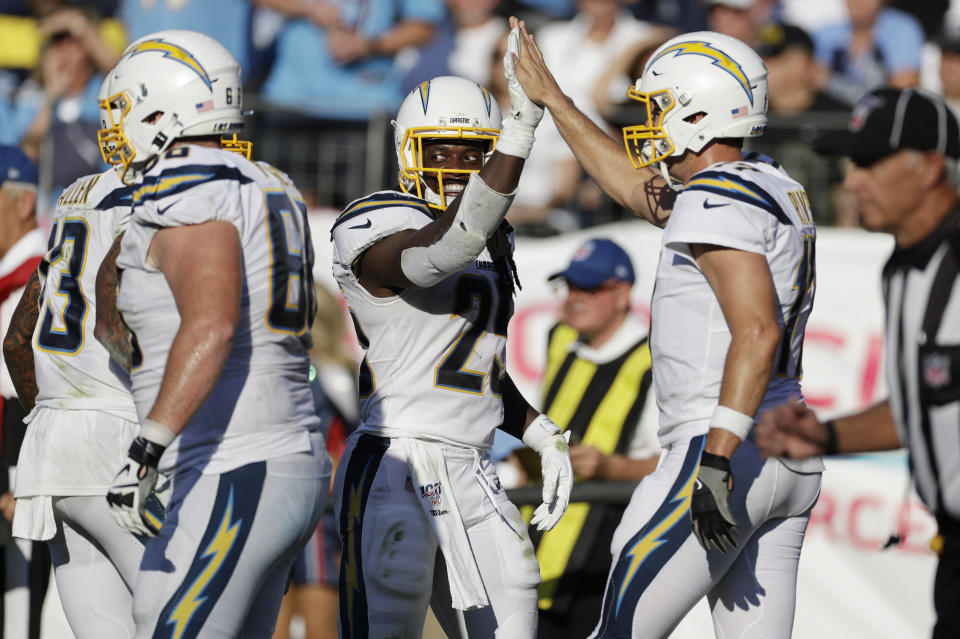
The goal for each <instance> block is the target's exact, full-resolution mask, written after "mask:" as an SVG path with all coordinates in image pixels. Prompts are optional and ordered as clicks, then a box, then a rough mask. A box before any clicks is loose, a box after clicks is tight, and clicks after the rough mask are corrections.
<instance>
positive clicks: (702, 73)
mask: <svg viewBox="0 0 960 639" xmlns="http://www.w3.org/2000/svg"><path fill="white" fill-rule="evenodd" d="M627 96H629V97H630V98H632V99H634V100H637V101H638V102H640V103H641V104H643V105H644V106H645V107H646V112H647V120H646V123H645V124H638V125H635V126H629V127H625V128H624V129H623V140H624V142H625V144H626V146H627V153H628V154H629V155H630V160H631V162H633V165H634V167H636V168H640V167H644V166H649V165H650V164H653V163H655V162H661V161H662V160H664V159H665V158H668V157H670V156H681V155H683V154H684V153H686V152H687V151H694V152H698V151H700V150H702V149H703V147H705V146H706V145H707V143H709V142H710V141H711V140H716V139H720V138H749V137H755V136H758V135H761V134H763V132H764V130H765V129H766V126H767V115H766V113H767V100H768V93H767V68H766V66H764V64H763V61H762V60H761V59H760V56H758V55H757V54H756V53H755V52H754V51H753V49H751V48H750V47H749V46H747V45H746V44H744V43H743V42H741V41H740V40H737V39H736V38H733V37H731V36H727V35H723V34H722V33H714V32H712V31H698V32H694V33H685V34H683V35H679V36H677V37H675V38H672V39H670V40H668V41H667V42H666V43H664V44H663V45H661V46H660V48H659V49H657V50H656V51H654V53H653V55H651V56H650V60H649V61H648V62H647V65H646V67H644V69H643V75H642V76H641V77H640V79H639V80H637V84H636V86H635V87H631V88H630V89H629V90H628V91H627ZM698 114H703V117H702V118H700V119H699V120H698V121H696V122H693V119H694V116H696V115H698ZM664 169H665V167H662V166H661V170H664ZM664 172H665V171H664Z"/></svg>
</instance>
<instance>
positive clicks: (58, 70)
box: [18, 9, 118, 212]
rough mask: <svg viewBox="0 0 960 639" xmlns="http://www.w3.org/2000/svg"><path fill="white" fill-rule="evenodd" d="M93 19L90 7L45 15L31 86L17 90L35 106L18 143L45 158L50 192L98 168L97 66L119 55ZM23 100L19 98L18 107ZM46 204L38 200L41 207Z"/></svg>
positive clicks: (106, 65) (108, 64) (101, 67)
mask: <svg viewBox="0 0 960 639" xmlns="http://www.w3.org/2000/svg"><path fill="white" fill-rule="evenodd" d="M97 21H98V17H97V16H96V15H95V14H93V13H92V12H85V11H80V10H78V9H60V10H58V11H56V12H54V13H52V14H51V15H49V16H48V17H46V18H44V19H43V20H42V21H41V22H40V29H41V32H44V33H47V34H49V35H48V36H47V39H46V41H45V43H44V45H43V49H42V51H41V54H40V68H39V69H38V72H37V75H36V79H35V86H34V87H33V89H32V90H27V89H25V90H24V91H23V92H22V93H21V96H22V100H23V101H25V102H26V104H27V107H26V108H27V109H35V110H34V113H33V118H32V120H31V122H30V126H29V128H28V129H27V130H26V131H25V132H24V134H23V137H22V138H21V140H20V145H21V146H22V147H23V149H24V151H26V153H27V154H28V155H29V156H30V157H31V158H33V159H34V160H36V161H38V162H40V163H41V166H44V162H46V169H47V173H46V175H45V177H46V179H47V180H48V181H49V182H48V183H46V184H45V186H47V187H48V188H49V189H50V194H51V195H53V196H54V197H56V196H57V195H59V193H60V191H61V190H62V189H63V188H64V187H66V186H67V185H69V184H71V183H72V182H73V181H74V180H75V179H77V178H78V177H80V176H82V175H87V174H90V173H97V172H99V171H101V170H102V163H101V159H100V149H99V147H98V146H97V143H96V139H97V130H98V129H99V128H100V116H99V111H98V109H97V92H98V91H99V89H100V83H101V82H102V80H103V78H102V75H100V73H98V70H103V71H106V70H108V69H110V68H111V67H112V66H113V65H114V64H115V63H116V60H117V57H118V56H117V53H116V52H115V51H114V50H113V49H111V47H110V46H109V45H108V44H107V43H106V42H104V40H103V39H102V38H101V37H100V32H99V30H98V28H97ZM31 92H32V93H33V95H30V93H31ZM40 95H42V100H41V99H38V97H39V96H40ZM22 104H23V102H21V101H20V100H18V108H19V106H20V105H22ZM41 158H42V159H41ZM48 206H49V202H41V203H40V211H41V212H44V211H46V210H47V207H48Z"/></svg>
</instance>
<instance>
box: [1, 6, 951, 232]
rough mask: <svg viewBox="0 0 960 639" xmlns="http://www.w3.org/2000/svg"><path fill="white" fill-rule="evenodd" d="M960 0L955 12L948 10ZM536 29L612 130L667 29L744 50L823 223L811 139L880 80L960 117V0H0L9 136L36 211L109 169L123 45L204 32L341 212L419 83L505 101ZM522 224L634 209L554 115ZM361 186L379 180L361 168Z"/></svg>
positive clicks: (762, 147)
mask: <svg viewBox="0 0 960 639" xmlns="http://www.w3.org/2000/svg"><path fill="white" fill-rule="evenodd" d="M952 5H957V6H955V7H954V6H952ZM509 15H517V16H519V17H521V18H523V19H525V20H526V21H527V24H528V25H529V26H530V28H531V30H532V31H533V32H534V33H535V35H536V37H537V39H538V42H539V43H540V46H541V48H542V50H543V52H544V56H545V59H546V62H547V63H548V65H549V66H550V67H551V68H552V69H554V70H555V73H556V75H557V79H558V80H559V82H560V84H561V87H562V88H563V89H564V91H565V92H566V93H567V94H568V95H570V96H571V97H572V98H573V99H574V101H575V102H576V103H577V105H578V106H580V107H581V108H582V109H583V110H584V112H586V113H587V114H589V116H590V117H591V118H592V119H593V120H594V121H595V122H597V123H598V124H599V125H601V126H602V127H604V128H606V129H607V130H608V131H609V132H610V133H611V135H614V136H617V135H618V129H619V127H621V126H624V125H626V124H629V123H631V122H633V121H635V120H636V118H637V117H638V113H637V111H636V110H635V109H634V108H633V107H631V106H630V104H628V102H629V101H628V100H627V98H626V89H627V87H628V86H629V85H630V84H632V83H633V82H634V81H635V80H636V78H637V77H638V76H639V73H640V70H641V69H642V67H643V63H644V61H645V59H646V56H647V55H649V53H650V52H652V51H653V50H654V49H655V48H656V46H657V45H658V44H660V43H661V42H663V41H665V40H666V39H668V38H669V37H671V36H672V35H673V34H676V33H679V32H684V31H692V30H699V29H709V30H713V31H719V32H722V33H726V34H729V35H733V36H735V37H737V38H740V39H741V40H743V41H745V42H747V43H749V44H751V46H753V47H755V48H756V50H757V51H758V52H759V53H760V54H761V55H762V56H763V58H764V61H765V62H766V64H767V66H768V67H769V69H770V86H771V91H770V95H771V104H770V127H769V132H768V135H766V136H765V137H761V138H759V139H758V140H757V141H755V142H752V143H751V144H750V147H751V148H752V149H754V150H759V151H762V152H764V153H767V154H768V155H771V156H773V157H775V158H777V159H778V160H779V161H781V162H782V163H783V164H784V165H785V166H786V167H787V168H788V170H790V172H791V174H793V175H796V176H798V178H799V179H800V180H801V181H802V182H804V183H805V184H806V185H807V189H808V191H809V192H810V194H811V199H812V200H813V201H814V210H815V212H816V215H817V217H818V221H819V222H821V223H825V224H837V225H853V224H855V222H856V221H855V219H854V213H853V212H852V211H851V210H850V207H849V205H848V204H846V203H845V201H844V196H843V194H842V192H841V190H840V189H839V188H837V184H838V182H839V178H840V175H841V170H840V168H839V167H838V166H837V165H835V164H831V163H830V162H827V161H825V160H824V159H822V158H819V157H818V156H816V155H815V154H814V153H813V152H812V150H811V149H810V144H809V142H810V140H812V139H813V138H814V137H816V136H817V135H818V134H820V133H821V132H822V131H824V130H830V129H831V128H841V127H843V126H844V123H845V115H846V112H847V109H849V107H850V105H852V104H853V103H854V102H855V101H856V99H857V98H858V97H860V96H861V95H863V94H864V93H866V92H867V91H868V90H869V89H871V88H874V87H876V86H878V85H890V86H894V87H907V86H923V87H925V88H929V89H931V90H934V91H937V92H941V93H942V95H944V96H945V97H946V98H947V100H948V101H949V102H950V103H951V104H953V105H957V107H958V108H960V2H956V1H953V2H951V1H949V0H943V1H939V2H925V3H909V2H905V1H901V0H818V1H817V2H816V3H810V2H804V1H802V0H779V1H778V0H633V1H630V0H383V1H381V2H371V1H365V0H0V143H3V144H12V145H18V146H20V147H21V148H22V149H23V150H24V151H25V152H26V153H27V154H28V155H29V156H30V157H31V158H33V159H34V160H36V161H37V162H38V164H39V165H40V168H41V175H40V183H41V184H40V193H41V204H40V208H41V211H40V212H41V216H43V214H44V213H45V212H46V211H48V210H49V208H50V204H51V203H52V201H53V200H54V199H55V198H56V196H57V195H58V194H59V192H60V190H61V189H62V188H63V187H64V186H65V185H67V184H69V183H70V182H71V181H72V180H73V179H74V178H76V177H78V176H80V175H84V174H86V173H90V172H93V171H97V170H100V169H101V168H102V165H101V162H100V158H99V153H98V148H97V145H96V140H95V133H96V130H97V128H98V126H99V124H98V114H97V108H96V93H97V89H98V87H99V84H100V80H101V78H102V75H101V74H102V73H103V71H104V70H105V69H108V68H110V66H111V65H112V64H113V63H114V62H115V61H116V59H117V56H118V55H119V54H120V53H121V52H122V51H123V49H124V47H125V45H126V43H127V42H130V41H132V40H133V39H135V38H137V37H139V36H141V35H143V34H145V33H148V32H150V31H153V30H156V29H159V28H181V27H182V28H191V29H196V30H199V31H203V32H206V33H208V34H210V35H212V36H214V37H216V38H217V39H218V40H219V41H221V42H223V43H224V44H225V45H226V46H227V47H228V48H229V49H230V50H231V51H232V52H233V54H234V55H235V56H236V58H237V59H238V60H240V62H241V64H242V65H243V68H244V77H245V83H246V86H245V91H246V94H247V103H249V104H251V105H253V106H254V109H255V111H256V113H255V115H254V116H253V117H251V118H250V125H249V130H248V131H247V132H246V133H247V135H248V137H252V138H253V139H254V142H255V144H257V145H258V146H259V152H258V153H257V155H258V157H260V158H262V159H265V160H267V161H269V162H271V163H273V164H275V165H277V166H279V167H280V168H282V169H284V170H286V171H288V172H289V173H290V174H291V176H292V177H293V178H294V179H295V180H296V181H297V183H298V184H303V185H304V191H305V192H306V193H307V196H308V199H309V200H310V202H309V203H310V204H311V205H312V206H318V207H330V208H339V207H342V206H343V205H345V204H346V203H347V202H349V201H350V200H351V199H352V198H353V197H356V196H357V195H359V194H360V193H362V192H364V191H365V190H368V189H367V185H369V184H374V183H379V182H382V181H383V179H384V178H385V177H387V178H388V177H389V176H390V175H392V174H393V172H394V166H395V158H394V153H393V149H392V130H391V127H390V125H389V114H390V113H391V112H393V111H394V110H395V109H396V107H397V105H398V104H399V102H400V99H401V98H402V96H403V95H405V94H406V92H407V91H409V90H410V89H411V88H412V87H414V86H416V85H417V84H418V83H419V82H420V81H422V79H423V78H428V77H433V76H436V75H440V74H454V75H460V76H464V77H467V78H470V79H472V80H475V81H476V82H478V83H481V84H483V85H484V86H488V87H489V88H490V89H491V91H492V92H493V93H494V95H496V96H497V97H498V99H500V100H501V101H502V100H504V99H506V89H505V86H504V84H503V81H502V80H503V79H502V70H501V64H502V63H501V59H502V55H503V51H504V49H505V36H506V32H507V22H506V17H507V16H509ZM537 136H538V142H537V145H536V146H535V148H534V153H533V154H532V155H531V157H530V159H529V162H528V166H527V167H526V170H525V172H524V177H523V180H522V182H521V186H520V191H519V194H518V196H517V199H516V203H515V205H514V209H513V210H512V211H511V214H510V219H511V221H512V222H514V224H515V225H516V226H517V227H518V229H519V230H520V231H521V232H525V233H530V234H539V235H544V234H553V233H558V232H563V231H565V230H570V229H574V228H580V227H584V226H589V225H591V224H595V223H597V222H607V221H612V220H616V219H622V218H625V217H627V216H628V215H627V214H626V213H625V212H624V211H622V210H620V209H619V208H618V207H617V206H616V205H615V204H614V203H613V202H612V201H610V200H609V199H608V198H605V197H604V196H603V195H602V194H601V193H600V191H599V189H597V188H596V187H595V185H594V184H593V183H592V182H591V181H590V180H589V179H587V178H586V177H585V176H584V174H583V172H582V171H581V169H580V167H579V166H578V165H577V163H576V161H575V160H574V159H573V156H572V154H571V153H570V152H569V150H568V149H567V148H566V145H565V144H564V142H563V140H562V138H561V137H560V135H559V133H558V132H557V130H556V127H554V126H553V124H552V122H551V121H550V118H549V116H548V117H547V118H546V119H545V121H544V122H543V125H542V126H541V128H540V130H539V131H538V133H537ZM365 176H366V177H365Z"/></svg>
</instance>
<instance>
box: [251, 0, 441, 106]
mask: <svg viewBox="0 0 960 639" xmlns="http://www.w3.org/2000/svg"><path fill="white" fill-rule="evenodd" d="M257 3H258V5H260V6H265V7H270V8H272V9H274V10H276V11H279V12H280V13H283V14H285V15H287V16H290V17H291V18H293V19H291V20H290V21H288V22H287V24H286V25H285V26H284V29H283V31H282V32H281V34H280V36H279V39H278V40H277V50H276V58H275V60H274V63H273V68H272V69H271V71H270V74H269V76H268V77H267V79H266V82H264V85H263V88H262V94H263V96H264V97H265V98H266V99H267V101H269V102H271V103H273V104H275V105H279V106H284V107H290V108H294V109H297V110H299V111H302V112H305V113H309V114H312V115H317V116H322V117H328V118H337V119H344V120H366V119H368V118H370V117H371V115H373V114H375V113H385V112H389V111H392V110H393V109H394V108H395V107H396V106H397V105H398V104H399V103H400V100H401V99H402V97H403V94H402V93H401V82H400V76H401V75H402V74H401V73H400V72H398V71H399V70H398V69H397V68H396V65H395V60H394V58H395V55H396V54H397V52H399V51H400V50H401V49H403V48H405V47H409V46H414V47H416V46H420V45H423V44H425V43H427V42H429V41H430V39H431V38H432V37H433V35H434V33H435V31H436V24H437V23H439V22H441V21H442V20H443V17H444V8H443V2H442V0H384V1H382V2H372V3H363V2H355V1H353V0H332V1H319V2H309V0H257ZM311 5H313V6H311Z"/></svg>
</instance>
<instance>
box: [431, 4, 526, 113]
mask: <svg viewBox="0 0 960 639" xmlns="http://www.w3.org/2000/svg"><path fill="white" fill-rule="evenodd" d="M499 4H500V0H447V6H448V7H449V9H450V15H451V17H452V18H453V23H454V25H455V27H456V31H455V33H454V49H453V52H452V53H451V54H450V58H449V60H448V67H449V69H450V73H452V74H453V75H459V76H461V77H464V78H469V79H471V80H473V81H474V82H476V83H477V84H480V85H483V86H489V84H490V64H488V60H490V56H491V55H492V54H493V52H494V51H495V50H496V48H497V43H498V42H499V41H500V39H501V38H502V36H503V34H504V33H506V31H507V21H506V19H505V18H503V17H501V16H498V15H496V14H495V13H494V10H495V9H496V8H497V6H498V5H499ZM425 77H433V76H432V75H427V76H425ZM507 104H509V103H507Z"/></svg>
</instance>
